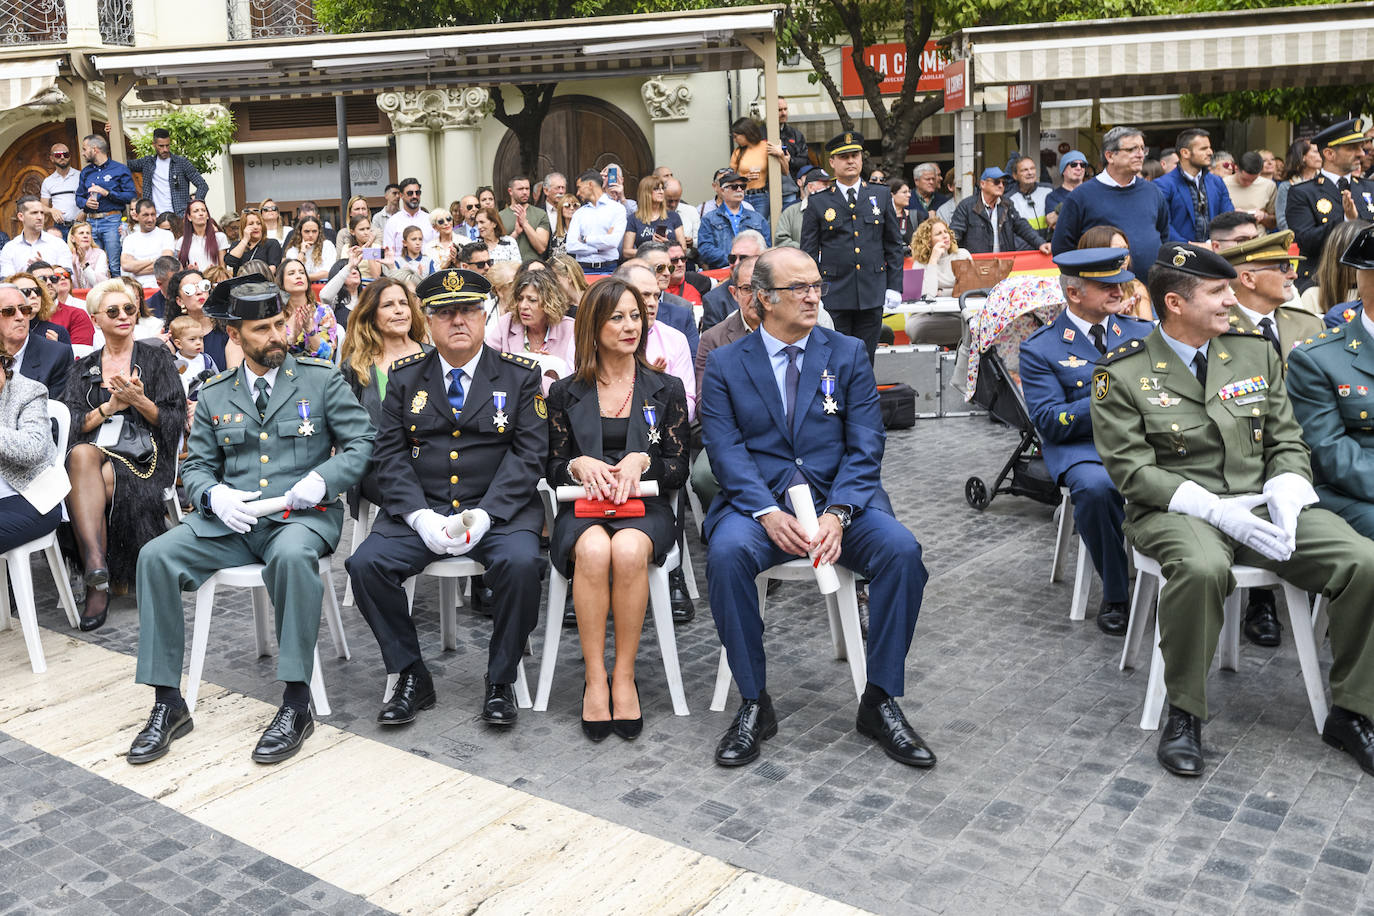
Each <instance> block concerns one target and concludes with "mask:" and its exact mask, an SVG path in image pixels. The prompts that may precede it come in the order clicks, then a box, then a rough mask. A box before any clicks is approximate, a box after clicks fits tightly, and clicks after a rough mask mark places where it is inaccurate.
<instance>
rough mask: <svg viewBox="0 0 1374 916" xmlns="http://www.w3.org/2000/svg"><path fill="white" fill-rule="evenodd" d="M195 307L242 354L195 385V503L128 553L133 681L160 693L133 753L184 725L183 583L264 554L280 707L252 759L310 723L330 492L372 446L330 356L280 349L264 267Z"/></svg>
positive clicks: (190, 471)
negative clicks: (280, 505)
mask: <svg viewBox="0 0 1374 916" xmlns="http://www.w3.org/2000/svg"><path fill="white" fill-rule="evenodd" d="M205 312H206V314H208V315H211V316H212V317H214V318H218V319H220V320H222V321H225V322H227V323H228V327H229V338H230V340H232V341H234V343H236V344H238V345H240V346H241V347H242V348H243V354H244V358H243V365H242V366H241V367H239V368H237V369H230V370H228V371H227V372H221V373H220V374H219V375H217V376H215V377H214V378H212V379H210V380H209V381H207V382H206V383H205V384H204V386H203V387H202V388H201V389H200V400H199V401H198V402H197V404H196V414H195V422H194V424H193V425H192V427H191V437H190V441H189V443H188V452H189V456H188V457H187V459H186V462H185V464H183V465H182V469H181V479H182V482H183V483H184V484H185V486H186V495H187V496H188V497H189V498H190V500H191V502H192V503H193V504H194V505H196V506H197V507H198V509H199V511H198V512H194V513H192V514H190V515H188V516H186V518H185V520H184V521H183V523H182V524H180V525H178V526H177V527H176V528H173V529H172V530H171V531H169V532H167V533H166V534H164V535H162V536H160V537H158V538H157V539H155V540H153V541H151V542H150V543H149V544H148V545H147V546H146V547H144V548H143V550H142V552H141V553H140V554H139V557H138V579H137V582H138V615H139V639H138V669H137V681H138V683H140V684H150V685H152V686H153V687H154V688H155V690H156V701H155V703H154V704H153V712H152V715H150V716H149V718H148V723H147V725H146V726H145V727H144V729H143V731H141V732H140V733H139V734H138V737H136V738H135V739H134V743H133V746H132V747H131V748H130V750H129V762H130V763H147V762H148V761H150V760H156V759H157V758H159V757H161V756H163V755H164V754H166V753H167V750H168V748H169V747H170V745H171V743H172V741H173V740H174V739H176V738H179V737H181V736H182V735H183V734H185V733H187V732H189V731H190V730H191V728H192V724H191V716H190V712H189V710H188V709H187V707H186V703H185V701H184V700H183V699H182V697H181V693H180V691H179V689H178V687H179V685H180V684H181V666H182V658H183V655H184V652H185V620H184V616H183V613H182V607H181V593H182V592H183V591H189V590H191V589H195V588H198V587H199V586H200V585H201V584H202V583H203V582H204V581H205V580H206V579H207V578H209V577H210V576H211V575H212V574H213V573H215V572H217V571H219V570H221V569H224V568H226V567H230V566H242V565H246V564H249V563H264V564H265V565H266V568H265V569H264V571H263V583H264V584H265V585H266V586H267V593H268V595H269V596H270V597H271V599H272V606H273V608H274V609H275V611H276V630H277V643H278V645H279V647H280V648H279V654H278V657H277V677H278V678H279V679H280V680H282V681H285V682H286V690H285V693H284V697H283V702H282V706H281V708H280V709H279V710H278V711H277V714H276V716H274V717H273V719H272V722H271V724H270V725H269V726H268V727H267V730H266V731H265V732H263V735H262V738H261V739H260V740H259V741H258V744H257V747H256V748H255V749H254V751H253V759H254V760H256V761H257V762H259V763H276V762H278V761H280V760H285V759H286V758H288V757H290V756H291V755H293V754H294V753H295V752H296V751H297V750H299V749H300V745H301V742H303V741H304V740H305V739H306V738H307V737H309V736H310V734H311V732H312V731H314V722H313V720H312V718H311V714H310V692H309V687H308V686H307V685H308V684H309V682H310V676H311V673H312V668H313V663H314V654H315V639H316V636H317V635H318V633H319V628H320V602H321V599H322V597H323V595H324V587H323V585H322V583H321V582H320V574H319V567H318V561H319V558H320V557H322V556H325V555H326V554H328V553H330V552H331V551H332V550H333V549H334V547H335V546H336V545H337V544H338V543H339V533H340V531H341V530H342V528H343V515H344V513H343V507H342V504H341V503H340V502H339V501H338V500H339V495H340V494H341V493H343V492H344V491H345V490H347V489H348V488H349V487H350V486H352V485H353V484H355V483H357V482H358V479H359V478H360V477H361V476H362V473H363V469H364V467H365V466H366V464H367V461H368V458H369V457H371V455H372V437H373V430H372V423H371V422H370V421H369V419H368V416H367V412H366V411H365V410H363V408H362V406H361V405H359V404H358V399H357V398H355V397H354V396H353V392H352V391H350V390H349V387H348V383H347V382H345V381H344V379H343V377H342V376H341V375H340V374H339V372H338V370H336V369H335V368H334V366H333V364H331V363H329V362H327V361H325V360H319V359H310V358H304V357H292V356H289V355H288V354H287V350H286V337H287V326H286V316H285V315H283V314H282V311H281V300H280V292H279V291H278V289H277V287H276V286H274V285H272V284H271V283H265V282H263V281H262V279H261V278H260V277H256V276H253V277H238V278H235V279H232V280H226V281H224V282H223V283H221V284H219V286H217V287H215V290H214V292H213V293H211V296H210V300H209V301H208V302H206V304H205ZM278 497H284V498H285V502H286V506H287V508H288V509H289V511H277V512H275V513H272V514H270V515H264V516H263V517H261V518H259V517H257V514H256V513H255V512H254V509H253V507H252V505H250V503H251V502H252V501H254V500H257V499H259V498H262V499H271V498H278Z"/></svg>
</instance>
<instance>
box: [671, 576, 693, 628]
mask: <svg viewBox="0 0 1374 916" xmlns="http://www.w3.org/2000/svg"><path fill="white" fill-rule="evenodd" d="M668 603H669V604H670V605H672V608H673V623H691V622H692V618H694V617H696V616H697V606H696V605H695V604H693V603H692V596H691V595H688V594H687V577H686V576H684V575H683V574H682V570H681V569H680V568H679V569H675V570H673V571H672V572H670V573H668Z"/></svg>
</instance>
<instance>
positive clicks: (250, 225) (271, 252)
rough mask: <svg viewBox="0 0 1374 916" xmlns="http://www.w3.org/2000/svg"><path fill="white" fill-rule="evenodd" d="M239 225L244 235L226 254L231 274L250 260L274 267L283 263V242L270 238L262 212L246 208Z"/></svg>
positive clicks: (225, 257) (225, 261)
mask: <svg viewBox="0 0 1374 916" xmlns="http://www.w3.org/2000/svg"><path fill="white" fill-rule="evenodd" d="M239 227H240V229H241V231H242V235H240V237H239V240H238V241H237V242H235V243H234V246H233V247H232V248H230V249H229V251H228V252H227V253H226V254H225V255H224V266H225V267H226V268H228V270H229V272H230V273H231V274H233V273H236V272H237V271H238V269H239V268H240V267H242V266H243V265H244V264H246V263H247V262H249V261H262V262H264V263H266V264H270V265H272V266H273V267H276V266H277V265H278V264H280V263H281V242H278V241H277V240H276V239H274V238H268V236H267V227H266V226H265V225H264V224H263V222H262V214H261V213H259V212H258V211H257V210H244V211H243V215H242V216H240V217H239Z"/></svg>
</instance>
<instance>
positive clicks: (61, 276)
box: [52, 267, 72, 281]
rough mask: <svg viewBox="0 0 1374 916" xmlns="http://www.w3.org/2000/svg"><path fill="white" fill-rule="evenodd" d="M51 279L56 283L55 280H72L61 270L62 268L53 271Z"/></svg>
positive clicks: (69, 275)
mask: <svg viewBox="0 0 1374 916" xmlns="http://www.w3.org/2000/svg"><path fill="white" fill-rule="evenodd" d="M52 278H53V280H54V281H57V280H70V279H71V278H72V275H71V274H69V273H67V272H66V271H65V270H63V269H62V268H60V267H59V268H58V269H57V270H55V271H53V275H52Z"/></svg>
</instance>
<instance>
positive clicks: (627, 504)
mask: <svg viewBox="0 0 1374 916" xmlns="http://www.w3.org/2000/svg"><path fill="white" fill-rule="evenodd" d="M573 515H574V516H576V517H577V518H643V517H644V500H642V499H627V500H625V501H624V502H623V503H621V504H620V505H618V506H617V505H616V504H615V503H613V502H611V501H610V500H609V499H578V500H574V501H573Z"/></svg>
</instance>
